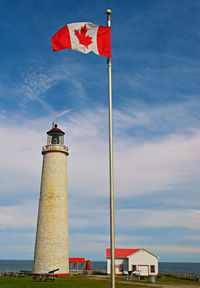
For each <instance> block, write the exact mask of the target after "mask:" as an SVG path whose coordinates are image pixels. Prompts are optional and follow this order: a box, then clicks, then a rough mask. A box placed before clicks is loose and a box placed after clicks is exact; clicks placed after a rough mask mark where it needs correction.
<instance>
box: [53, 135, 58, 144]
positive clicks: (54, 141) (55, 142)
mask: <svg viewBox="0 0 200 288" xmlns="http://www.w3.org/2000/svg"><path fill="white" fill-rule="evenodd" d="M51 143H52V144H59V136H57V135H54V136H53V137H52V139H51Z"/></svg>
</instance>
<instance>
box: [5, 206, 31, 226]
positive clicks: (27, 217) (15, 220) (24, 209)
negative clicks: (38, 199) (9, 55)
mask: <svg viewBox="0 0 200 288" xmlns="http://www.w3.org/2000/svg"><path fill="white" fill-rule="evenodd" d="M35 208H36V207H34V205H33V203H27V202H26V203H24V204H21V205H15V206H8V207H6V206H5V207H0V229H1V230H4V229H8V228H15V229H22V230H24V229H27V228H29V229H30V228H33V227H35V225H36V217H37V216H36V215H37V214H36V209H35Z"/></svg>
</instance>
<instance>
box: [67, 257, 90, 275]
mask: <svg viewBox="0 0 200 288" xmlns="http://www.w3.org/2000/svg"><path fill="white" fill-rule="evenodd" d="M85 266H86V261H85V258H69V273H70V274H82V273H84V271H85Z"/></svg>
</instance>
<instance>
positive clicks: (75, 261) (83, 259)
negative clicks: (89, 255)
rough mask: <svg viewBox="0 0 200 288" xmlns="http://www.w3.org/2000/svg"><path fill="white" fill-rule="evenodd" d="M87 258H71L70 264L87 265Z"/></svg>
mask: <svg viewBox="0 0 200 288" xmlns="http://www.w3.org/2000/svg"><path fill="white" fill-rule="evenodd" d="M85 262H86V261H85V258H69V263H85Z"/></svg>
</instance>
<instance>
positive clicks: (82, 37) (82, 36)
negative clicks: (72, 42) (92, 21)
mask: <svg viewBox="0 0 200 288" xmlns="http://www.w3.org/2000/svg"><path fill="white" fill-rule="evenodd" d="M74 33H75V35H76V37H77V38H78V40H79V43H80V44H82V45H83V46H85V47H86V48H88V46H89V45H90V44H92V37H90V36H89V35H87V36H86V33H87V28H86V24H85V26H84V27H81V32H79V30H76V29H75V30H74Z"/></svg>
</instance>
